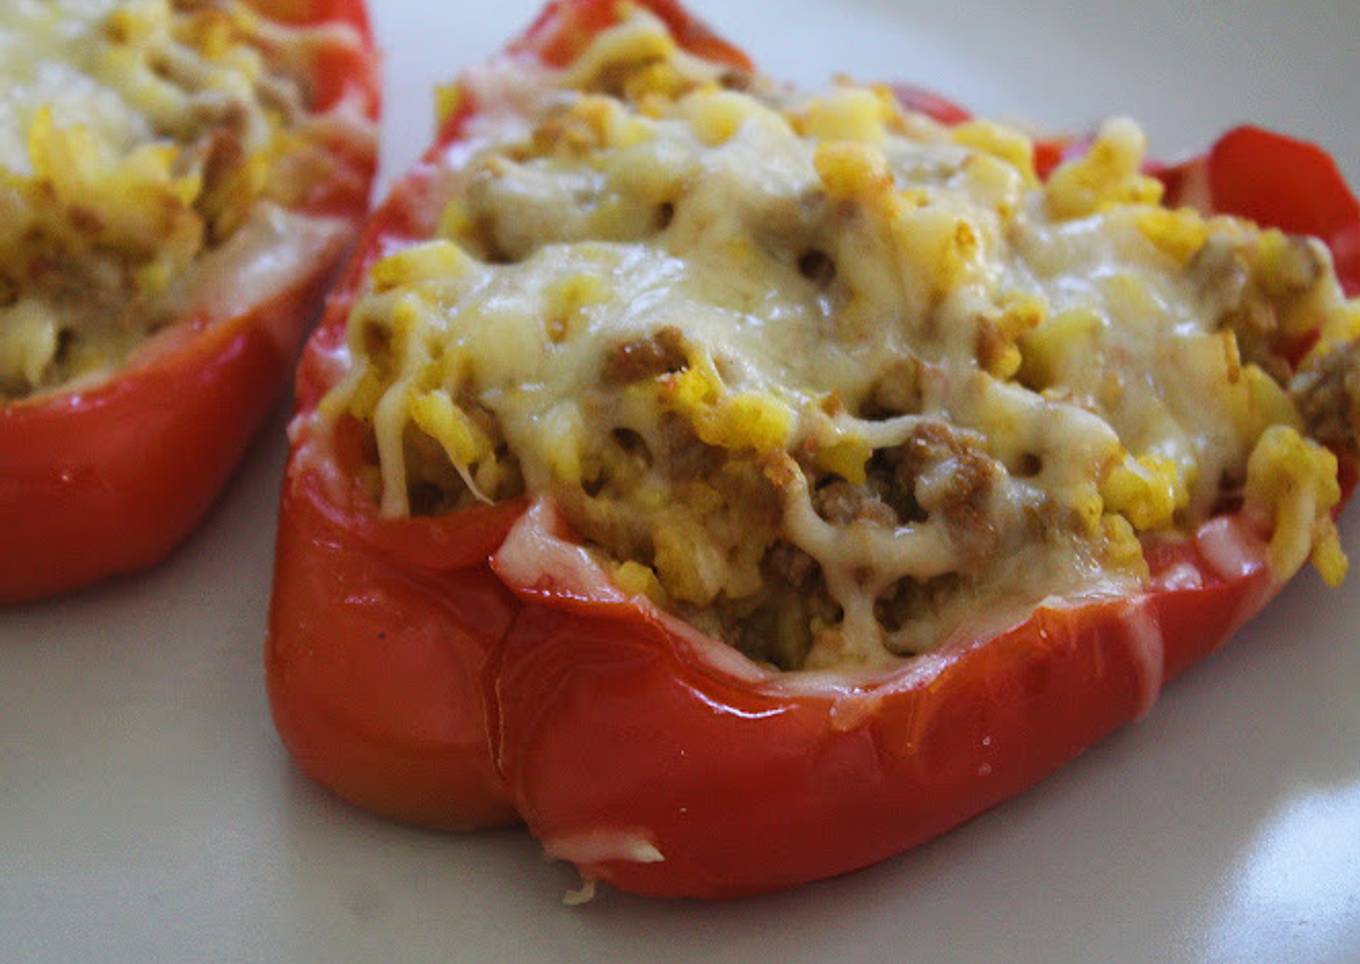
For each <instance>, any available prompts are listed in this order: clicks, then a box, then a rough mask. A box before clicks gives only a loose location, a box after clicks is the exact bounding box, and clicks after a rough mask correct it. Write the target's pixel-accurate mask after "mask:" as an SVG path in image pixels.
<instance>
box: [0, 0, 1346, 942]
mask: <svg viewBox="0 0 1360 964" xmlns="http://www.w3.org/2000/svg"><path fill="white" fill-rule="evenodd" d="M0 2H4V0H0ZM371 6H372V7H373V12H374V16H375V20H376V24H377V29H378V32H379V35H380V37H381V40H382V43H383V45H384V47H385V49H386V52H387V96H388V114H387V121H386V142H385V150H386V159H385V166H384V171H385V178H387V179H390V178H391V177H392V176H393V174H394V173H396V172H397V171H399V170H400V169H401V168H402V167H404V166H405V165H406V164H408V163H409V162H410V161H411V160H412V159H413V158H414V157H415V155H416V154H417V152H418V151H419V150H420V148H421V146H422V145H423V143H424V142H425V140H426V138H427V136H428V132H429V127H430V121H429V117H430V113H431V111H430V100H431V98H430V94H429V91H430V89H431V87H432V85H433V84H434V83H435V82H436V81H439V80H442V79H445V78H447V77H448V76H449V75H450V74H451V73H452V72H453V71H454V69H455V68H456V67H457V66H458V65H460V64H465V63H469V62H472V61H475V60H477V59H479V58H482V57H484V56H486V55H487V54H489V53H490V52H491V51H493V50H494V49H495V48H496V47H497V45H498V44H499V43H500V42H501V41H502V40H503V39H504V38H506V37H507V36H508V35H509V34H510V33H511V31H513V30H515V29H517V28H519V27H520V26H522V25H523V24H524V23H525V22H527V20H528V19H529V18H530V16H531V15H532V13H533V12H534V10H533V7H532V6H531V5H530V4H528V3H525V2H522V0H506V2H503V3H488V4H479V5H476V6H474V5H471V4H467V3H457V2H449V0H444V2H438V0H371ZM695 7H696V8H697V9H699V10H700V11H701V12H703V13H704V14H705V15H706V16H707V17H708V18H709V19H710V20H711V22H713V23H714V24H715V25H717V26H718V27H720V28H721V29H722V30H724V31H725V32H727V33H728V35H729V36H731V37H733V38H735V39H736V40H738V41H739V42H743V43H744V44H745V46H747V48H748V49H749V50H750V51H751V52H752V54H753V55H754V56H755V57H756V59H757V60H758V61H759V62H760V63H762V64H763V65H764V66H765V67H766V69H768V70H770V71H771V72H773V73H775V74H777V75H781V76H785V77H788V78H791V79H794V80H797V81H800V82H804V83H816V82H819V81H821V80H824V79H825V78H827V77H828V76H829V75H830V74H832V73H833V72H835V71H837V70H849V71H850V72H852V73H853V74H854V75H855V76H857V77H859V78H862V79H910V80H915V81H919V82H924V83H928V84H931V85H933V86H935V87H937V88H938V89H940V90H942V91H945V92H948V93H950V94H952V95H954V96H956V97H957V98H958V99H959V100H961V101H963V102H964V103H967V104H970V105H972V106H973V107H974V108H976V109H978V110H979V111H981V112H983V113H986V114H992V115H998V116H1004V117H1011V118H1027V119H1030V120H1033V121H1036V122H1039V123H1041V124H1044V125H1048V126H1050V127H1052V128H1055V129H1069V130H1082V129H1085V128H1087V127H1089V126H1090V124H1091V123H1093V122H1094V121H1096V120H1097V119H1098V118H1100V117H1102V116H1104V115H1106V114H1109V113H1129V114H1132V115H1134V116H1136V117H1139V118H1140V119H1141V120H1142V121H1143V122H1144V124H1145V126H1146V128H1147V129H1148V131H1149V133H1150V135H1151V138H1152V142H1153V146H1154V150H1155V151H1156V152H1158V153H1160V154H1162V155H1163V156H1173V155H1176V154H1178V153H1181V152H1188V151H1190V150H1193V149H1194V148H1196V147H1199V146H1202V145H1204V144H1206V143H1207V142H1208V141H1209V140H1210V139H1211V138H1212V136H1213V135H1214V134H1215V133H1216V132H1218V131H1220V130H1222V129H1223V128H1225V127H1227V126H1229V125H1231V124H1232V123H1235V122H1238V121H1241V120H1252V121H1256V122H1259V123H1263V124H1267V125H1273V126H1277V127H1280V128H1283V129H1285V130H1287V131H1291V132H1293V133H1296V134H1298V135H1301V136H1304V137H1309V138H1313V139H1316V140H1319V141H1321V142H1322V143H1324V144H1325V145H1326V146H1327V147H1328V148H1329V149H1330V150H1331V151H1332V152H1333V153H1334V154H1335V155H1336V156H1337V157H1338V158H1339V160H1340V163H1341V166H1342V168H1343V169H1344V170H1345V171H1346V173H1347V175H1348V177H1349V179H1350V180H1351V182H1352V183H1353V184H1360V125H1358V124H1357V123H1356V121H1357V115H1356V112H1355V91H1357V90H1360V59H1357V57H1356V53H1355V52H1356V51H1357V50H1360V13H1357V10H1356V8H1355V5H1354V0H1310V2H1300V3H1294V4H1285V3H1278V2H1274V0H1250V2H1237V3H1231V4H1229V3H1212V4H1210V3H1198V2H1191V0H1184V2H1183V3H1180V4H1177V3H1173V2H1167V0H1158V2H1152V0H1144V2H1142V3H1139V4H1127V3H1123V2H1120V0H1068V2H1056V0H1045V2H1042V3H1023V2H1020V0H1014V2H1013V3H1011V4H1010V5H1009V8H1008V9H1005V10H1002V9H999V5H997V4H994V3H991V2H986V0H951V2H948V3H943V4H941V3H935V2H926V0H917V2H915V3H891V2H888V0H877V2H875V0H848V2H841V3H833V2H829V0H828V2H812V0H800V2H793V0H783V2H781V3H778V4H775V3H755V2H743V3H736V2H729V3H723V2H721V0H696V3H695ZM283 425H284V418H283V414H282V411H280V412H279V413H278V414H277V415H276V416H275V417H274V419H273V420H272V421H271V422H270V423H269V425H268V426H267V428H266V430H265V432H264V433H263V435H262V437H261V439H260V440H259V442H258V443H257V444H256V445H255V447H254V448H253V450H252V451H251V453H250V455H249V457H248V458H247V459H246V461H245V464H244V466H243V467H242V469H241V471H240V473H239V474H238V476H237V477H236V479H235V480H234V481H233V483H232V484H231V486H230V487H229V488H228V490H227V492H226V494H225V496H224V497H223V498H222V500H221V502H220V504H219V505H218V506H217V508H216V509H215V510H214V511H213V513H212V515H211V517H210V518H209V519H208V521H207V523H206V524H205V525H204V526H203V528H202V529H201V531H199V532H198V533H197V534H196V535H195V536H194V537H193V538H192V539H191V540H190V541H189V543H188V544H187V545H186V546H185V547H184V548H183V549H181V550H180V551H179V552H178V553H176V554H175V556H174V557H173V558H172V559H171V560H170V561H169V562H168V563H167V564H165V565H164V566H162V567H160V568H159V569H158V570H156V571H154V572H152V573H149V574H146V575H143V576H138V577H134V578H127V579H120V580H117V581H115V582H113V583H110V584H107V585H104V586H100V587H97V588H95V589H92V590H89V591H86V592H82V593H79V594H76V595H74V596H71V597H69V598H65V599H61V600H58V601H54V602H50V603H45V604H41V605H36V606H30V607H25V608H22V609H18V610H11V611H7V612H0V959H12V960H16V961H27V960H44V961H63V962H65V961H103V960H110V961H115V960H116V961H159V960H183V961H188V960H231V961H237V960H241V961H247V960H248V961H256V960H259V961H274V960H280V961H285V960H286V961H294V960H295V961H328V962H330V961H349V960H354V961H363V960H403V961H418V960H437V959H445V960H514V961H539V960H543V961H553V960H577V959H582V958H596V959H610V960H615V959H617V960H631V959H645V960H652V961H666V960H684V959H691V958H707V959H713V960H722V959H743V960H772V961H774V960H779V961H788V960H822V959H839V960H845V961H858V960H866V961H868V960H897V959H901V960H906V959H910V960H946V959H955V960H996V959H1015V960H1033V961H1066V960H1097V959H1100V960H1206V959H1207V960H1262V961H1280V960H1346V959H1352V960H1354V959H1360V639H1357V636H1360V633H1357V631H1356V627H1357V625H1360V580H1358V579H1357V577H1356V576H1352V578H1351V580H1350V581H1349V582H1348V583H1347V585H1346V586H1345V587H1344V588H1343V589H1341V590H1340V591H1338V592H1328V591H1326V590H1325V589H1324V588H1323V586H1322V585H1321V583H1320V582H1319V581H1318V579H1317V578H1316V577H1315V576H1313V575H1311V574H1309V575H1306V576H1305V577H1303V578H1302V579H1300V580H1298V582H1297V583H1296V584H1295V585H1293V586H1291V587H1290V588H1289V589H1288V590H1287V591H1286V593H1285V594H1284V596H1283V597H1282V598H1281V599H1280V600H1279V601H1278V602H1277V603H1276V604H1275V605H1274V606H1273V607H1272V608H1271V609H1270V610H1268V611H1267V613H1266V614H1265V615H1264V616H1263V617H1261V618H1260V619H1258V620H1256V621H1255V622H1253V623H1252V624H1250V625H1249V626H1248V627H1247V628H1246V629H1245V630H1244V631H1243V632H1242V633H1240V634H1239V637H1238V638H1237V639H1236V640H1235V641H1234V642H1233V644H1232V645H1231V646H1229V647H1228V648H1227V649H1225V650H1223V651H1222V652H1220V653H1218V654H1217V655H1215V656H1214V657H1212V658H1211V659H1209V660H1208V661H1207V662H1206V663H1205V664H1204V665H1202V666H1200V667H1199V668H1197V669H1196V670H1195V671H1194V672H1192V673H1191V674H1190V675H1189V677H1187V678H1185V679H1183V680H1181V681H1179V682H1177V683H1176V684H1174V685H1172V686H1171V687H1169V689H1168V690H1167V692H1166V693H1165V694H1164V695H1163V697H1162V700H1161V702H1160V703H1159V704H1158V706H1157V707H1156V708H1155V709H1154V711H1153V712H1152V714H1151V716H1150V717H1148V718H1147V719H1146V720H1144V721H1143V722H1141V723H1139V724H1137V725H1135V726H1132V727H1129V728H1128V729H1126V730H1124V731H1123V732H1121V733H1119V734H1117V735H1116V736H1115V737H1113V738H1112V739H1110V740H1108V741H1107V742H1106V743H1104V744H1103V745H1101V746H1100V747H1098V748H1096V749H1095V750H1093V751H1091V752H1090V753H1088V754H1086V755H1085V756H1084V757H1082V758H1081V759H1079V760H1077V761H1076V762H1074V763H1073V764H1071V765H1069V766H1068V767H1067V768H1065V769H1064V770H1062V771H1061V772H1060V773H1059V774H1058V775H1057V776H1055V777H1053V778H1052V779H1050V780H1048V781H1046V782H1045V783H1044V784H1042V785H1041V786H1039V787H1038V788H1036V789H1034V790H1033V791H1031V792H1029V793H1028V794H1026V795H1024V796H1023V797H1021V798H1020V799H1017V800H1014V801H1012V802H1010V803H1008V804H1006V805H1004V806H1001V807H999V808H997V809H996V810H994V811H992V812H990V813H988V814H986V815H984V816H983V817H981V818H979V819H977V820H975V821H973V822H972V823H970V824H968V825H967V826H965V827H963V828H961V829H959V830H957V831H956V832H954V833H952V834H949V835H948V836H946V837H945V838H943V839H941V840H939V841H936V842H935V843H933V844H930V845H928V846H926V847H923V848H920V849H918V850H916V851H915V852H913V853H911V854H908V855H906V856H904V857H899V858H897V859H894V860H891V861H888V862H886V863H884V864H881V865H879V866H877V867H874V868H872V869H869V870H867V871H863V872H860V873H857V874H853V875H851V876H849V877H845V878H841V879H839V880H834V881H829V882H824V883H820V884H815V885H812V886H808V887H804V888H801V889H799V890H796V891H793V892H791V893H786V894H780V895H776V896H772V897H767V898H761V899H755V900H747V901H741V902H735V903H729V904H725V905H703V904H696V903H683V902H657V901H645V900H639V899H635V898H631V897H627V896H623V895H620V894H617V893H608V892H606V893H603V894H602V895H601V897H600V898H599V899H597V900H596V901H595V902H594V903H593V904H590V905H588V906H586V907H583V908H577V909H569V908H566V907H563V906H562V905H561V903H560V898H561V896H562V894H563V892H564V891H565V890H567V889H568V888H569V887H571V886H572V885H573V884H574V883H575V880H574V877H573V875H572V874H571V873H570V872H569V871H568V870H567V869H566V868H565V867H563V866H560V865H557V866H554V865H550V864H548V863H546V862H545V861H544V860H543V859H542V858H541V857H540V856H539V852H538V849H537V847H536V846H535V845H534V843H533V842H532V841H531V840H530V839H529V838H528V837H527V835H525V834H524V833H523V832H521V831H503V832H496V833H482V834H474V835H469V836H441V835H436V834H429V833H422V832H419V831H415V830H411V829H407V828H403V827H397V826H392V825H390V824H387V823H384V822H382V821H379V820H375V819H371V818H369V817H367V816H365V815H364V814H362V813H359V812H357V811H355V810H353V809H351V808H349V807H348V806H346V805H344V804H342V803H340V802H338V801H337V800H335V799H334V798H332V797H331V796H329V795H328V794H327V793H325V792H323V791H321V790H319V789H317V788H316V787H314V786H312V785H311V784H309V783H308V782H307V781H306V780H305V779H303V778H302V777H300V776H299V775H298V774H297V773H296V771H294V770H293V769H292V767H291V766H290V765H289V762H288V759H287V757H286V755H285V753H284V752H283V750H282V749H281V747H280V746H279V744H278V742H277V740H276V739H275V737H274V734H273V731H272V728H271V725H270V722H269V717H268V708H267V706H266V701H265V696H264V688H263V680H262V672H261V661H260V644H261V638H262V635H263V628H264V612H265V605H266V601H267V598H268V591H269V580H270V572H271V568H272V543H273V528H274V509H275V497H276V490H277V486H278V481H279V475H280V469H281V466H282V462H283V458H284V450H285V446H284V442H283V436H282V431H283ZM1345 522H1346V523H1347V524H1349V531H1348V533H1347V537H1346V540H1345V541H1346V544H1347V547H1348V549H1349V550H1350V552H1351V555H1352V557H1353V558H1360V515H1358V514H1357V511H1352V512H1350V513H1348V518H1347V519H1346V520H1345ZM3 551H5V547H4V535H3V533H0V552H3ZM771 816H772V818H777V815H773V814H772V815H771Z"/></svg>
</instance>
